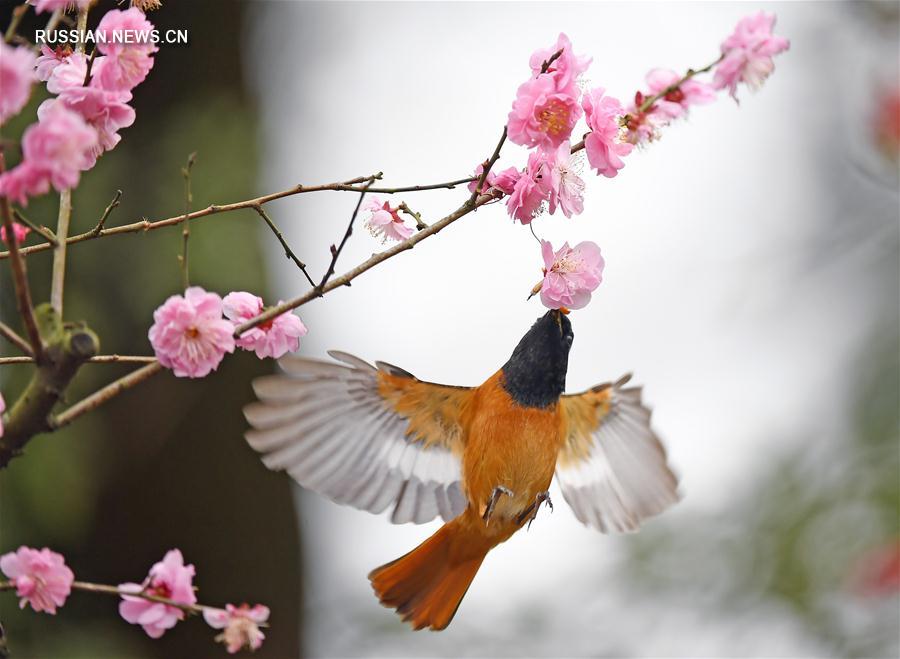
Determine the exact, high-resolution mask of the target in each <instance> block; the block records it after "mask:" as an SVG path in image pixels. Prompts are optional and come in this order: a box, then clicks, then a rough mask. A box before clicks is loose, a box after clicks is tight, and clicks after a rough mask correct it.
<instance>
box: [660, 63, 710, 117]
mask: <svg viewBox="0 0 900 659" xmlns="http://www.w3.org/2000/svg"><path fill="white" fill-rule="evenodd" d="M681 77H682V76H680V75H678V74H677V73H675V71H672V70H671V69H653V70H651V71H650V72H649V73H647V76H646V77H645V80H646V82H647V88H648V92H647V94H646V96H656V95H657V94H660V93H662V92H664V91H665V90H666V89H668V88H669V87H671V86H672V85H674V84H675V83H677V82H678V81H679V80H681ZM714 100H716V93H715V91H713V88H712V86H711V85H709V84H707V83H705V82H701V81H700V80H697V79H695V78H690V79H689V80H685V81H684V82H682V83H681V84H680V85H678V88H677V89H673V90H672V91H670V92H668V93H666V94H665V95H664V96H663V97H662V98H660V99H659V100H657V101H656V102H655V103H654V104H653V105H654V106H655V107H656V109H657V111H658V112H659V113H660V114H662V115H664V116H666V117H668V118H670V119H677V118H678V117H681V116H683V115H684V114H685V113H686V112H687V110H688V108H689V107H690V106H691V105H702V104H704V103H711V102H712V101H714Z"/></svg>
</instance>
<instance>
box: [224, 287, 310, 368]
mask: <svg viewBox="0 0 900 659" xmlns="http://www.w3.org/2000/svg"><path fill="white" fill-rule="evenodd" d="M278 304H281V302H280V301H279V302H278ZM222 309H223V311H224V312H225V317H226V318H227V319H228V320H230V321H231V322H232V323H234V324H235V325H240V324H241V323H244V322H246V321H248V320H250V319H251V318H254V317H255V316H258V315H259V314H261V313H262V312H263V311H264V310H265V307H264V306H263V300H262V298H261V297H258V296H256V295H253V294H252V293H244V292H234V293H229V294H228V295H226V296H225V299H223V300H222ZM308 331H309V330H307V329H306V325H304V324H303V321H302V320H300V318H298V317H297V316H295V315H294V314H292V313H290V312H286V313H283V314H281V315H280V316H275V318H273V319H272V320H270V321H267V322H265V323H263V324H261V325H258V326H256V327H254V328H252V329H249V330H247V331H246V332H244V333H243V334H241V336H240V338H238V339H237V342H236V343H237V346H238V347H239V348H243V349H244V350H252V351H255V352H256V356H257V357H259V358H260V359H265V358H266V357H273V358H274V359H279V358H281V357H283V356H284V355H285V354H287V353H289V352H296V351H297V350H299V349H300V337H301V336H305V335H306V333H307V332H308Z"/></svg>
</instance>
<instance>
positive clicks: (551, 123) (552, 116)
mask: <svg viewBox="0 0 900 659" xmlns="http://www.w3.org/2000/svg"><path fill="white" fill-rule="evenodd" d="M538 121H539V122H540V124H541V128H542V129H543V131H544V132H545V133H547V134H549V135H554V136H555V135H562V134H564V133H565V132H566V131H567V130H568V128H569V108H568V106H566V104H565V103H562V102H561V101H558V100H553V101H550V102H549V103H547V105H545V106H544V109H543V110H541V112H540V114H539V115H538Z"/></svg>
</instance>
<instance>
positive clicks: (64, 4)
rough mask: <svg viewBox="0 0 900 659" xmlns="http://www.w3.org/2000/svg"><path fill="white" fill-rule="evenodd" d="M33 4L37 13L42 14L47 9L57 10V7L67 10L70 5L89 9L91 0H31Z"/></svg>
mask: <svg viewBox="0 0 900 659" xmlns="http://www.w3.org/2000/svg"><path fill="white" fill-rule="evenodd" d="M31 4H33V5H34V11H35V13H37V14H40V13H43V12H45V11H56V10H57V9H62V10H63V11H66V10H67V9H69V8H70V7H75V8H77V9H87V8H88V5H90V4H91V0H31Z"/></svg>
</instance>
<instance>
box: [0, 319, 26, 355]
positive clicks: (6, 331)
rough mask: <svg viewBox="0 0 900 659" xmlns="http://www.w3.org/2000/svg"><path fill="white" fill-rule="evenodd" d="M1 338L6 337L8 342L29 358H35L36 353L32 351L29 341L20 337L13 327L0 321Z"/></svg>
mask: <svg viewBox="0 0 900 659" xmlns="http://www.w3.org/2000/svg"><path fill="white" fill-rule="evenodd" d="M0 336H3V337H5V338H6V340H8V341H9V342H10V343H12V344H13V345H14V346H16V347H17V348H18V349H19V350H21V351H22V352H24V353H25V354H26V355H28V356H29V357H34V352H33V351H32V350H31V346H30V345H29V344H28V341H26V340H25V339H23V338H22V337H21V336H19V335H18V334H17V333H16V331H15V330H14V329H13V328H12V327H10V326H9V325H7V324H6V323H4V322H2V321H0Z"/></svg>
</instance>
